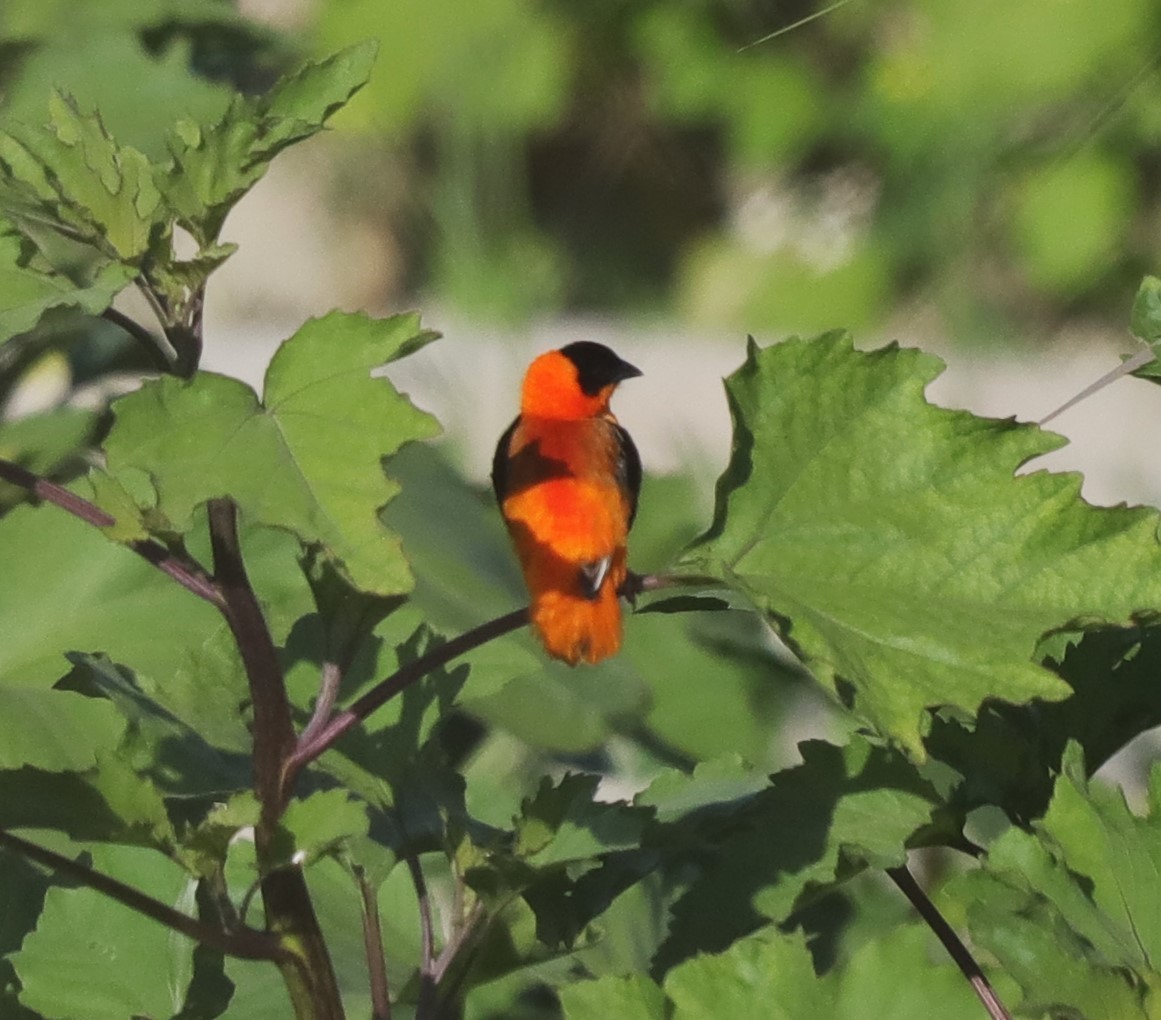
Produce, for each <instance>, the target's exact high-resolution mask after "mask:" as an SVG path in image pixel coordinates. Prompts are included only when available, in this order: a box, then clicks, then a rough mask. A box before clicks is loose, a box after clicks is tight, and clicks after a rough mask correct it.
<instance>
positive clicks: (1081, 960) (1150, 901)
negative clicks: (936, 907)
mask: <svg viewBox="0 0 1161 1020" xmlns="http://www.w3.org/2000/svg"><path fill="white" fill-rule="evenodd" d="M1150 800H1151V813H1150V815H1149V816H1148V817H1146V818H1137V817H1135V816H1134V815H1133V814H1132V813H1131V812H1130V811H1129V809H1128V806H1127V805H1126V803H1125V800H1124V797H1123V795H1122V794H1121V793H1120V791H1119V790H1110V789H1107V788H1102V787H1100V786H1098V785H1096V784H1093V785H1089V783H1088V782H1087V781H1086V779H1085V777H1084V767H1083V763H1082V760H1081V754H1080V749H1079V747H1077V746H1076V745H1075V744H1074V745H1071V746H1070V748H1069V749H1068V751H1067V752H1066V754H1065V757H1064V765H1063V771H1062V774H1061V776H1060V778H1059V779H1058V780H1057V783H1056V790H1055V793H1054V795H1053V798H1052V802H1051V804H1050V805H1049V808H1048V812H1047V814H1046V815H1045V816H1044V819H1043V821H1042V822H1040V823H1038V824H1037V825H1036V827H1035V828H1036V832H1035V833H1032V834H1030V833H1028V832H1025V831H1023V830H1020V829H1016V828H1013V829H1009V830H1008V831H1007V832H1005V833H1004V834H1003V835H1001V836H1000V837H999V839H997V840H996V842H994V843H993V844H992V845H991V846H990V847H989V848H988V852H987V856H986V858H985V859H984V868H983V870H982V871H979V872H974V873H970V874H968V875H966V876H964V878H963V879H962V880H960V881H959V882H958V883H956V884H955V885H954V886H953V889H952V890H951V894H952V895H953V897H954V899H956V900H957V901H960V902H962V903H964V904H965V905H966V906H967V916H968V922H969V927H970V929H971V932H972V937H973V939H974V940H975V941H976V942H977V943H978V944H979V945H982V946H984V947H985V948H987V949H988V950H989V951H990V952H991V953H993V954H994V955H995V956H996V957H997V958H998V959H999V961H1000V963H1001V965H1002V966H1003V967H1005V968H1006V969H1007V970H1008V971H1009V972H1010V973H1011V974H1012V975H1013V977H1015V979H1016V980H1017V981H1018V982H1019V984H1020V986H1021V988H1022V989H1023V992H1024V996H1025V1006H1026V1008H1027V1009H1029V1010H1032V1011H1039V1010H1061V1009H1066V1008H1069V1007H1071V1008H1073V1009H1076V1010H1079V1011H1080V1012H1081V1013H1082V1014H1083V1015H1084V1016H1085V1017H1088V1018H1091V1020H1114V1018H1121V1017H1147V1016H1150V1017H1151V1016H1154V1015H1156V1014H1155V1009H1156V1006H1157V1003H1158V1001H1161V1000H1158V998H1157V996H1158V990H1159V989H1161V966H1159V963H1161V920H1159V917H1161V885H1159V883H1158V875H1159V874H1161V810H1159V809H1161V773H1159V772H1158V771H1156V770H1155V771H1154V774H1153V777H1152V782H1151V790H1150Z"/></svg>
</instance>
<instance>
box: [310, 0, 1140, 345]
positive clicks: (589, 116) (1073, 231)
mask: <svg viewBox="0 0 1161 1020" xmlns="http://www.w3.org/2000/svg"><path fill="white" fill-rule="evenodd" d="M443 6H447V7H448V13H447V16H440V15H439V14H438V13H433V11H435V10H436V9H442V7H443ZM453 8H454V10H453ZM826 8H832V9H830V10H826V11H825V13H821V15H820V16H819V17H816V18H814V19H813V20H809V21H808V22H807V23H805V24H802V25H801V26H799V27H797V28H794V29H792V30H790V31H787V32H785V33H783V34H780V35H777V36H776V37H774V38H771V39H768V40H766V41H760V40H762V39H763V38H764V37H766V36H767V35H769V34H770V33H773V32H777V31H778V30H780V29H783V28H787V27H788V26H791V25H793V24H795V23H797V22H799V21H801V20H803V19H808V18H810V16H811V15H814V14H818V13H819V12H822V11H824V9H826ZM315 12H316V18H315V24H316V25H317V26H318V43H319V45H320V46H322V47H323V49H324V50H327V49H331V48H333V47H334V46H335V45H337V44H340V43H347V42H349V41H351V40H352V39H354V38H357V37H360V36H362V35H365V34H366V33H368V32H371V33H374V34H376V35H377V36H378V37H379V38H380V39H381V40H382V43H383V46H384V60H383V62H382V64H381V65H380V70H379V73H378V75H377V76H376V78H375V80H374V81H373V82H372V85H371V86H370V88H369V90H368V91H369V96H368V99H366V100H364V101H363V102H362V103H360V104H358V106H357V108H356V109H354V110H352V111H351V115H350V118H349V119H348V121H347V123H348V125H351V126H357V127H358V128H360V129H361V130H363V131H364V132H366V133H367V134H368V136H369V137H371V138H382V139H385V140H386V141H387V142H388V144H389V145H390V146H392V147H393V148H394V152H395V156H394V162H391V161H389V163H390V167H389V168H388V167H386V166H385V168H384V173H385V174H386V175H388V176H389V177H392V176H393V177H395V178H396V183H394V184H392V185H391V186H390V188H391V191H392V192H394V193H395V194H396V196H397V197H398V187H399V186H398V183H397V178H398V174H399V173H400V172H404V173H408V174H410V177H411V180H412V181H413V182H414V186H412V187H410V188H408V189H406V192H405V193H404V194H403V195H402V197H398V201H397V203H396V205H395V210H394V217H395V218H394V222H395V224H396V225H397V226H399V227H401V228H402V230H403V232H404V236H405V237H407V238H410V239H411V240H412V241H413V242H414V251H415V252H416V253H417V254H421V255H422V261H421V262H420V263H418V264H417V266H416V270H415V273H414V275H413V279H414V280H416V281H420V282H424V283H429V284H433V285H434V286H436V287H437V288H441V289H443V290H445V291H450V292H451V294H452V295H453V297H455V298H456V299H457V300H459V301H461V302H463V303H466V304H468V305H469V306H472V307H474V308H475V309H477V310H491V311H493V312H509V313H513V312H527V311H529V310H532V309H535V308H538V307H541V306H543V305H544V304H545V303H549V304H559V303H564V304H568V305H574V306H575V305H581V306H597V307H609V306H618V307H624V306H630V305H640V304H642V303H645V304H647V305H651V306H654V307H657V306H662V307H669V308H672V309H676V310H678V311H679V312H680V313H681V314H682V315H683V316H685V317H686V318H687V319H689V320H693V321H696V322H700V323H712V324H715V325H723V324H724V325H728V326H731V327H737V328H744V329H755V328H775V329H780V330H793V329H803V330H816V329H820V328H826V327H831V326H834V325H835V324H838V323H842V324H844V325H848V326H855V327H867V326H874V325H876V324H882V323H884V322H885V321H886V320H887V319H888V318H889V317H890V316H891V315H892V314H893V313H895V312H896V310H897V309H898V308H899V307H900V306H901V305H903V304H904V303H907V302H914V301H916V300H919V301H922V302H924V303H925V304H932V305H934V306H935V307H936V308H937V309H938V311H939V312H940V313H941V316H942V321H943V325H944V327H945V328H946V329H948V330H949V331H951V332H952V333H961V334H966V335H969V336H970V335H975V334H978V333H981V332H983V331H987V332H989V333H994V330H995V328H996V327H998V326H1003V325H1004V324H1005V323H1007V325H1008V326H1009V327H1011V326H1017V325H1020V326H1027V325H1029V324H1032V325H1034V326H1036V327H1039V328H1046V327H1047V326H1049V325H1051V324H1054V323H1055V322H1057V321H1059V319H1060V318H1061V317H1064V316H1067V315H1070V314H1074V313H1079V312H1083V313H1085V314H1087V315H1093V314H1096V315H1101V314H1105V313H1110V314H1111V317H1112V319H1113V321H1119V320H1118V319H1116V315H1117V312H1116V311H1115V309H1119V308H1120V307H1122V306H1123V304H1124V301H1125V299H1126V298H1127V295H1128V294H1129V293H1130V289H1131V287H1132V286H1134V285H1135V283H1136V281H1137V280H1138V279H1139V277H1140V273H1141V270H1142V268H1143V266H1145V265H1147V264H1148V263H1149V262H1150V261H1151V260H1153V259H1154V258H1155V255H1156V252H1157V247H1158V242H1157V238H1156V231H1155V230H1153V229H1151V228H1150V224H1151V223H1154V222H1155V221H1156V217H1157V215H1158V212H1159V211H1161V184H1159V182H1158V179H1157V175H1156V173H1155V172H1154V171H1153V170H1152V169H1151V168H1153V167H1154V166H1155V164H1156V160H1157V156H1158V153H1159V150H1161V116H1159V115H1158V113H1157V110H1158V109H1159V108H1161V105H1159V103H1158V91H1159V90H1161V76H1159V75H1158V73H1157V63H1158V57H1159V54H1161V15H1159V12H1158V9H1157V7H1156V5H1155V4H1151V3H1149V2H1148V0H1109V2H1108V3H1102V4H1088V3H1066V4H1062V3H1059V2H1057V0H1028V2H1025V3H1019V4H1012V3H1001V2H988V3H977V2H972V0H895V2H891V3H870V2H863V0H852V2H849V3H846V4H836V5H832V4H831V3H829V2H828V0H800V2H794V3H762V2H753V3H744V4H739V3H734V2H729V0H697V2H693V3H665V2H660V0H655V2H642V3H632V4H629V3H624V2H622V0H592V2H589V3H583V4H576V3H566V2H560V0H558V2H555V3H548V4H534V3H531V2H527V0H480V2H478V3H476V4H473V5H472V9H471V13H470V15H465V14H464V12H462V11H460V10H459V8H458V7H457V6H456V5H454V4H450V3H447V0H443V3H441V4H437V5H435V7H434V8H433V5H432V4H431V3H430V2H427V0H423V2H421V0H407V2H402V3H394V4H390V5H386V4H379V3H376V2H373V0H361V2H360V0H355V2H328V0H320V2H319V3H317V4H316V6H315ZM362 158H363V157H362V156H361V157H360V159H362ZM386 197H388V196H387V189H385V188H384V189H380V191H379V193H378V195H377V196H376V200H382V199H384V198H386ZM417 238H418V240H416V239H417ZM450 238H454V239H455V240H454V244H449V243H448V239H450Z"/></svg>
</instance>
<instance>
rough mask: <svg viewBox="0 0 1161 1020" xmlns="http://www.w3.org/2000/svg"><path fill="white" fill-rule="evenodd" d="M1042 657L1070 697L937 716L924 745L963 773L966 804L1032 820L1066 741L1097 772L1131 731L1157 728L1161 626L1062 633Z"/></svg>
mask: <svg viewBox="0 0 1161 1020" xmlns="http://www.w3.org/2000/svg"><path fill="white" fill-rule="evenodd" d="M1065 638H1066V639H1067V640H1062V639H1065ZM1058 645H1060V646H1062V647H1057V646H1058ZM1042 654H1046V656H1047V657H1046V658H1045V660H1044V661H1045V665H1047V666H1048V667H1049V668H1051V669H1052V670H1053V671H1054V672H1056V673H1057V674H1058V675H1059V676H1060V677H1061V678H1062V679H1063V680H1064V681H1065V682H1066V683H1068V685H1069V686H1070V687H1071V688H1072V694H1071V695H1070V696H1069V697H1068V698H1067V699H1065V700H1064V701H1058V702H1053V703H1051V704H1033V705H1007V704H1004V703H1002V702H998V701H989V702H987V703H986V704H985V705H984V706H983V708H982V709H981V711H980V713H979V715H978V716H977V718H976V719H975V720H971V721H965V720H963V719H958V718H955V717H953V716H952V715H950V714H948V713H942V712H940V713H936V716H935V718H934V720H933V724H932V729H931V734H930V735H929V736H928V738H927V741H926V745H927V749H928V751H929V752H930V754H931V755H932V757H934V758H937V759H939V760H940V761H942V762H946V763H947V764H948V765H950V766H951V767H952V768H953V769H955V770H956V771H957V772H958V773H959V774H960V775H961V776H962V777H963V780H962V782H961V783H960V784H959V786H958V788H957V790H956V793H955V798H954V800H955V802H956V804H957V806H958V807H959V809H960V810H962V811H968V810H971V809H972V808H975V807H978V806H980V805H981V804H993V805H998V806H1000V807H1002V808H1003V809H1004V810H1005V811H1006V812H1007V813H1008V815H1009V816H1010V817H1011V818H1013V819H1014V820H1016V821H1018V822H1021V823H1023V824H1029V823H1031V821H1032V820H1033V819H1036V818H1039V817H1040V816H1041V815H1043V813H1044V810H1045V808H1046V807H1047V805H1048V801H1049V799H1050V797H1051V795H1052V784H1053V780H1054V777H1055V775H1056V774H1057V773H1059V771H1060V760H1061V755H1062V753H1063V751H1064V748H1065V745H1066V744H1067V743H1068V742H1069V741H1070V740H1073V741H1076V742H1077V743H1078V744H1080V746H1081V747H1083V748H1084V757H1085V767H1086V769H1087V771H1088V773H1089V774H1090V775H1091V774H1092V773H1093V772H1095V771H1096V770H1097V769H1099V768H1100V767H1101V766H1102V765H1103V764H1104V763H1105V762H1106V761H1108V759H1109V758H1111V757H1112V756H1113V755H1114V754H1115V753H1116V752H1117V751H1119V750H1120V749H1121V748H1122V747H1124V746H1125V745H1126V744H1128V743H1129V741H1130V740H1132V739H1133V738H1134V737H1136V736H1138V735H1139V734H1141V733H1144V732H1145V731H1146V730H1149V729H1152V728H1153V727H1154V726H1157V725H1161V686H1159V685H1158V684H1157V676H1158V671H1159V670H1161V628H1158V627H1157V626H1139V627H1123V628H1122V627H1100V628H1096V629H1094V630H1090V631H1086V632H1085V633H1083V634H1081V635H1077V634H1068V635H1057V636H1056V638H1055V639H1053V640H1052V641H1049V642H1045V647H1044V648H1042Z"/></svg>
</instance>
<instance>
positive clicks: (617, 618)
mask: <svg viewBox="0 0 1161 1020" xmlns="http://www.w3.org/2000/svg"><path fill="white" fill-rule="evenodd" d="M625 573H626V565H625V551H624V549H621V550H618V551H617V552H616V553H615V554H614V556H613V563H612V565H611V566H610V568H609V570H608V573H607V574H606V576H605V578H604V580H603V583H602V584H601V586H600V588H599V589H598V590H597V593H596V595H595V596H593V597H591V598H590V597H588V596H587V595H586V594H585V593H584V587H583V584H582V583H581V581H580V579H578V578H577V576H576V575H575V574H573V575H572V576H571V577H570V578H569V579H568V581H567V583H561V584H555V585H545V586H544V587H541V588H539V590H538V591H537V593H536V595H535V596H534V598H533V600H532V612H531V617H532V626H533V628H534V629H535V631H536V633H537V634H539V635H540V640H541V642H543V644H544V648H545V651H547V652H548V654H549V655H551V656H553V657H554V658H557V659H563V660H564V661H565V662H567V663H568V664H569V665H571V666H575V665H576V664H577V663H578V662H582V661H583V662H588V663H594V662H600V661H601V660H602V659H607V658H608V657H609V656H610V655H616V654H617V652H618V651H619V650H620V648H621V602H620V599H619V598H618V596H617V590H618V589H619V588H620V586H621V584H622V582H623V581H624V580H625Z"/></svg>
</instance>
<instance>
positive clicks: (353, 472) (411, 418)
mask: <svg viewBox="0 0 1161 1020" xmlns="http://www.w3.org/2000/svg"><path fill="white" fill-rule="evenodd" d="M434 337H435V334H433V333H429V332H425V331H422V330H421V329H420V327H419V322H418V319H417V317H416V316H414V315H399V316H395V317H393V318H390V319H384V320H376V319H370V318H367V317H366V316H363V315H346V314H342V313H338V312H335V313H332V314H331V315H328V316H326V317H324V318H321V319H314V320H311V321H310V322H308V323H307V324H306V325H304V326H303V327H302V328H301V329H300V330H299V331H298V332H297V333H296V334H295V335H294V336H293V337H291V339H289V340H288V341H286V343H284V344H283V345H282V347H281V348H279V350H278V353H277V354H275V356H274V359H273V361H272V362H271V363H270V367H269V369H268V370H267V373H266V383H265V389H264V397H263V402H262V403H259V402H258V399H257V397H256V396H255V395H254V393H253V391H252V390H251V389H250V388H249V387H248V386H246V385H244V384H243V383H240V382H238V381H236V380H234V379H229V378H226V377H225V376H219V375H214V374H212V373H207V372H203V373H199V374H198V376H197V377H196V378H195V379H193V380H192V381H191V382H189V383H186V382H182V381H179V380H177V379H174V378H171V377H166V378H162V379H158V380H155V381H154V382H152V383H149V384H147V385H145V386H144V387H142V388H141V389H140V390H139V391H137V392H136V393H133V394H130V395H129V396H127V397H124V398H122V399H121V400H119V401H117V402H116V404H115V405H114V413H115V415H116V421H115V424H114V426H113V429H112V431H111V432H110V434H109V437H108V439H107V441H106V444H105V449H106V453H107V458H108V467H109V471H110V473H112V474H113V475H114V476H117V477H120V476H122V475H123V474H124V473H125V472H132V471H145V472H147V473H148V474H149V476H150V477H151V479H152V481H153V484H154V486H155V488H156V490H157V495H158V507H157V509H158V512H159V513H160V514H161V516H162V517H163V518H164V519H165V521H166V522H167V523H168V526H169V527H172V528H173V529H174V530H176V531H178V532H185V531H188V530H189V529H190V528H191V527H192V525H193V514H194V511H195V510H196V509H197V507H199V506H200V505H201V504H202V503H204V502H205V501H206V500H209V499H211V498H213V497H215V496H222V495H226V494H229V495H230V496H232V498H233V499H234V500H235V501H236V502H237V503H238V504H239V506H240V507H241V509H242V514H243V517H244V519H245V520H247V521H248V522H249V523H250V524H262V525H269V526H272V527H278V528H283V529H286V530H287V531H290V532H292V533H293V534H294V535H296V536H297V537H298V539H299V540H300V541H301V542H302V544H303V545H304V546H307V547H309V546H313V545H321V546H322V547H323V548H324V549H325V550H326V552H327V554H328V555H329V556H330V557H332V558H333V559H334V560H335V561H336V562H337V563H339V564H340V565H341V567H342V569H343V570H344V571H345V572H346V574H347V575H348V577H349V578H350V579H351V581H352V582H353V583H354V584H355V585H356V586H357V587H358V588H360V589H362V590H364V591H367V592H370V593H373V594H379V595H395V594H399V593H402V592H405V591H407V590H408V589H409V588H410V586H411V576H410V571H409V570H408V567H407V563H406V561H405V560H404V558H403V554H402V551H401V549H400V546H399V541H398V539H396V538H395V537H394V536H393V535H392V534H391V533H390V532H389V531H387V530H386V529H385V528H384V527H383V525H382V524H381V523H380V522H379V517H378V513H379V511H380V509H381V508H382V507H383V506H384V504H386V503H387V501H388V500H390V499H391V498H392V497H393V496H394V495H395V493H396V492H398V490H399V486H398V485H397V484H396V483H395V482H393V481H391V480H390V479H388V478H386V477H385V476H384V474H383V471H382V468H381V467H380V461H381V460H382V459H383V458H384V457H386V456H388V455H389V454H391V453H393V452H395V450H397V449H398V448H399V447H400V446H401V445H402V444H403V443H406V442H408V441H410V440H413V439H421V438H425V437H427V436H430V435H432V434H433V433H434V432H435V429H436V424H435V421H434V419H432V418H431V417H430V416H428V415H426V414H424V413H423V412H421V411H418V410H416V408H415V407H414V406H412V404H411V403H410V402H409V401H408V400H407V399H406V398H405V397H403V396H401V395H400V394H399V393H398V392H397V391H396V390H395V389H394V387H393V386H392V385H391V384H390V383H389V382H388V381H387V380H385V379H381V378H372V377H371V375H370V371H371V369H372V368H375V367H377V366H379V365H381V364H383V363H384V362H385V361H390V360H393V359H394V358H398V357H401V356H402V355H403V354H405V353H408V352H410V351H411V350H414V349H416V348H417V347H418V346H422V345H423V344H424V343H427V342H428V341H430V340H432V339H434Z"/></svg>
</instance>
